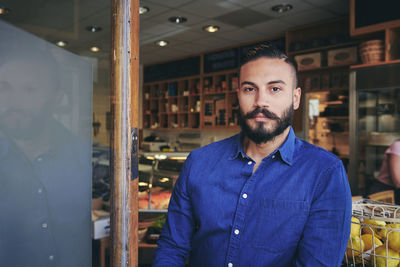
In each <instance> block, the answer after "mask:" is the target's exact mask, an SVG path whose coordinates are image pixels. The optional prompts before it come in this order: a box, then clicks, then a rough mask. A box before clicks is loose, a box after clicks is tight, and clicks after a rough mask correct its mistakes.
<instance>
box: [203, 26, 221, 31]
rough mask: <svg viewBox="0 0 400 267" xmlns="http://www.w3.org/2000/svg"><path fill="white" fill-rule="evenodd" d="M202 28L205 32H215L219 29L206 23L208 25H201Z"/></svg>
mask: <svg viewBox="0 0 400 267" xmlns="http://www.w3.org/2000/svg"><path fill="white" fill-rule="evenodd" d="M203 30H204V31H206V32H217V31H219V26H215V25H208V26H205V27H203Z"/></svg>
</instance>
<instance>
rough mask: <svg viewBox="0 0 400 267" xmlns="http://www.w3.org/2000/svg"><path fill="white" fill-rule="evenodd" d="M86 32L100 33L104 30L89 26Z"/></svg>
mask: <svg viewBox="0 0 400 267" xmlns="http://www.w3.org/2000/svg"><path fill="white" fill-rule="evenodd" d="M86 30H88V31H90V32H99V31H101V30H102V29H101V27H99V26H88V27H86Z"/></svg>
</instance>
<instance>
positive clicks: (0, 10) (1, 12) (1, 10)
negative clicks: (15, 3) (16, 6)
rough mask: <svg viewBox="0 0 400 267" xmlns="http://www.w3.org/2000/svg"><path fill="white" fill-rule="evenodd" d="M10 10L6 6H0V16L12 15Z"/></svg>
mask: <svg viewBox="0 0 400 267" xmlns="http://www.w3.org/2000/svg"><path fill="white" fill-rule="evenodd" d="M10 11H11V10H10V9H9V8H6V7H4V6H0V15H8V14H9V13H10Z"/></svg>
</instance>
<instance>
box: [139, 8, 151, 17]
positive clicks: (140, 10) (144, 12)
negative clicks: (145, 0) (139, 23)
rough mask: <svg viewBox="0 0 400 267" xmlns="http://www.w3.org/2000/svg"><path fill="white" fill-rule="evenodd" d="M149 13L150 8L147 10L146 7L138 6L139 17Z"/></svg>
mask: <svg viewBox="0 0 400 267" xmlns="http://www.w3.org/2000/svg"><path fill="white" fill-rule="evenodd" d="M149 11H150V8H148V7H147V6H140V7H139V14H140V15H143V14H146V13H147V12H149Z"/></svg>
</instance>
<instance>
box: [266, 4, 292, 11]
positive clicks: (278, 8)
mask: <svg viewBox="0 0 400 267" xmlns="http://www.w3.org/2000/svg"><path fill="white" fill-rule="evenodd" d="M291 9H293V6H292V5H289V4H281V5H276V6H273V7H271V10H272V11H275V12H278V13H284V12H287V11H289V10H291Z"/></svg>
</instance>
